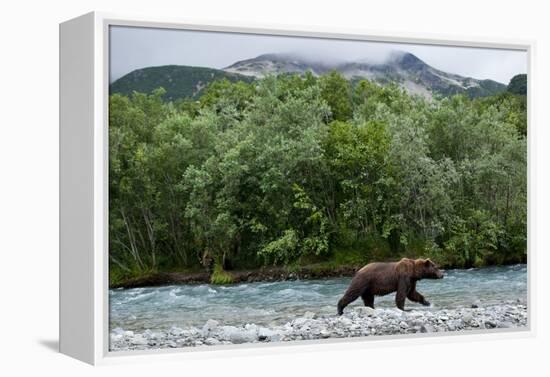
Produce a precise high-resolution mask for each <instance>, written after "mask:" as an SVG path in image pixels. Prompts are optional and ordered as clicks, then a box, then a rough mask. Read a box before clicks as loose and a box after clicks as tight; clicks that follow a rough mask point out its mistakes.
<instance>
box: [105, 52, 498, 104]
mask: <svg viewBox="0 0 550 377" xmlns="http://www.w3.org/2000/svg"><path fill="white" fill-rule="evenodd" d="M332 70H335V71H337V72H339V73H340V74H342V75H343V76H344V77H345V78H346V79H348V80H350V81H352V82H356V81H359V80H362V79H367V80H370V81H373V82H376V83H378V84H380V85H387V84H390V83H393V84H396V85H398V86H400V87H402V88H403V89H404V90H406V91H407V92H409V93H411V94H416V95H420V96H423V97H425V98H428V99H431V98H432V97H434V96H442V97H447V96H451V95H455V94H465V95H467V96H469V97H482V96H489V95H493V94H497V93H500V92H504V91H506V88H507V86H506V85H505V84H502V83H499V82H497V81H494V80H490V79H485V80H480V79H475V78H471V77H465V76H461V75H458V74H454V73H448V72H444V71H441V70H439V69H436V68H434V67H432V66H430V65H428V64H427V63H425V62H424V61H423V60H421V59H420V58H418V57H417V56H416V55H414V54H412V53H410V52H405V51H397V50H396V51H393V52H392V53H390V55H389V57H388V58H387V59H385V60H384V61H378V62H376V61H374V60H370V61H369V60H368V59H364V60H356V61H344V60H340V61H336V60H335V61H332V62H326V61H325V62H320V61H319V60H315V59H313V58H307V57H304V56H300V55H299V54H292V53H267V54H261V55H258V56H256V57H254V58H250V59H244V60H240V61H237V62H235V63H233V64H231V65H229V66H227V67H225V68H222V69H215V68H207V67H192V66H182V65H166V66H158V67H147V68H142V69H138V70H135V71H132V72H130V73H128V74H127V75H125V76H123V77H121V78H119V79H118V80H116V81H114V82H113V83H112V84H111V85H110V90H111V93H122V94H131V93H132V92H133V91H134V90H135V91H140V92H145V93H149V92H151V91H152V90H154V89H156V88H158V87H160V86H162V87H163V88H164V89H166V91H167V93H166V95H165V98H166V99H168V100H174V99H179V98H198V97H199V96H200V94H201V93H202V91H203V89H204V88H205V87H206V86H207V85H208V84H209V83H210V82H212V81H214V80H218V79H228V80H230V81H245V82H251V81H254V80H256V79H261V78H262V77H265V76H267V75H279V74H299V75H303V74H305V73H306V72H311V73H312V74H313V75H315V76H321V75H323V74H326V73H328V72H330V71H332Z"/></svg>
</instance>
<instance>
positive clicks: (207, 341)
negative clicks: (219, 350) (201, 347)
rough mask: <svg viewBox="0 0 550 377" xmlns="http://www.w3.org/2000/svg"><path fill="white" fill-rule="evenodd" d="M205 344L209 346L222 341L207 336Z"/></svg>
mask: <svg viewBox="0 0 550 377" xmlns="http://www.w3.org/2000/svg"><path fill="white" fill-rule="evenodd" d="M204 344H206V345H209V346H215V345H218V344H220V341H219V340H218V339H216V338H206V340H205V341H204Z"/></svg>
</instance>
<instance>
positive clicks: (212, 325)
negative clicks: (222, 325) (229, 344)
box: [202, 319, 219, 334]
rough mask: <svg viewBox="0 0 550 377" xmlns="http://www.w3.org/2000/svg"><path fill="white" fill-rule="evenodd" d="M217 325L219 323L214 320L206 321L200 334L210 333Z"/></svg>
mask: <svg viewBox="0 0 550 377" xmlns="http://www.w3.org/2000/svg"><path fill="white" fill-rule="evenodd" d="M218 325H219V322H218V321H216V320H214V319H209V320H208V321H206V323H205V324H204V326H203V328H202V332H203V333H207V334H208V333H209V332H210V331H212V330H214V329H216V328H217V327H218Z"/></svg>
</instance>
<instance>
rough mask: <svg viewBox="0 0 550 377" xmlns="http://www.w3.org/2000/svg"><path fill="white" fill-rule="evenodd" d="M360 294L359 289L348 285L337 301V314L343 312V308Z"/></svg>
mask: <svg viewBox="0 0 550 377" xmlns="http://www.w3.org/2000/svg"><path fill="white" fill-rule="evenodd" d="M360 295H361V292H360V291H359V289H357V288H355V287H349V288H348V290H347V291H346V293H344V296H343V297H342V298H341V299H340V301H338V315H342V314H344V308H345V307H346V306H348V305H349V304H350V303H352V302H353V301H355V300H357V298H358V297H359V296H360Z"/></svg>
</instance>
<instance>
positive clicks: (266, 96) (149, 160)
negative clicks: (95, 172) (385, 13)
mask: <svg viewBox="0 0 550 377" xmlns="http://www.w3.org/2000/svg"><path fill="white" fill-rule="evenodd" d="M109 33H110V51H109V75H110V77H109V92H110V93H109V285H110V289H109V335H110V343H109V344H110V346H109V349H110V350H111V351H121V350H143V349H157V348H184V347H211V346H217V345H220V346H221V345H230V344H243V343H273V342H287V341H300V340H311V339H319V340H323V339H335V338H350V337H377V336H381V335H390V336H391V335H398V334H401V335H402V334H409V335H411V336H414V335H415V334H425V333H442V332H459V333H472V332H490V331H498V330H499V329H510V330H513V329H522V328H526V326H527V322H528V315H527V313H528V311H527V309H528V308H527V303H528V302H527V297H528V292H527V280H528V279H527V276H528V275H527V270H528V264H527V262H528V260H527V99H526V96H527V76H526V72H527V53H526V51H520V50H503V49H482V48H464V47H462V48H459V47H452V46H436V45H418V44H396V43H382V42H368V41H353V40H341V39H340V40H338V39H326V38H299V37H291V36H272V35H255V34H242V33H229V32H205V31H189V30H170V29H154V28H142V27H122V26H111V27H110V32H109Z"/></svg>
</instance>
